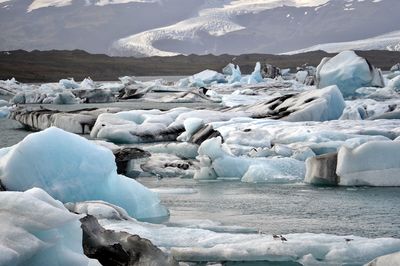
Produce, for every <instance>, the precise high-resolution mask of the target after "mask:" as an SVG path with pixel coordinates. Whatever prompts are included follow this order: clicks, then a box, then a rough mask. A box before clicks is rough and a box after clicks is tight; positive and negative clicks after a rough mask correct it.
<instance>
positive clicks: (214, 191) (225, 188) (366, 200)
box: [140, 178, 400, 238]
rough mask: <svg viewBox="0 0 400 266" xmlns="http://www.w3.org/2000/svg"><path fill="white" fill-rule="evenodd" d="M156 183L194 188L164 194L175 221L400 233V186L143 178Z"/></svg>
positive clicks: (285, 230) (276, 230)
mask: <svg viewBox="0 0 400 266" xmlns="http://www.w3.org/2000/svg"><path fill="white" fill-rule="evenodd" d="M140 182H142V183H143V184H144V185H145V186H148V187H150V188H155V187H158V188H190V189H194V190H195V192H192V193H186V194H185V193H175V194H174V193H173V190H172V193H171V194H168V193H161V194H160V197H161V199H162V201H163V203H164V204H165V205H166V206H167V207H168V208H169V209H170V211H171V221H172V222H174V221H179V220H184V219H210V220H214V221H219V222H222V223H224V224H226V225H240V226H247V227H255V228H258V229H260V230H262V231H263V232H265V233H269V234H289V233H305V232H311V233H328V234H335V235H357V236H363V237H372V238H375V237H396V238H398V237H400V234H399V228H400V219H399V217H400V207H399V202H400V188H366V187H360V188H329V187H313V186H309V185H306V184H303V183H297V184H248V183H241V182H239V181H222V182H196V181H194V180H190V179H178V178H174V179H168V178H166V179H163V180H160V181H157V180H155V179H153V178H142V179H140Z"/></svg>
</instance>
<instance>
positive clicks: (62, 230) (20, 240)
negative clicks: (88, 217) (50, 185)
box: [0, 188, 100, 266]
mask: <svg viewBox="0 0 400 266" xmlns="http://www.w3.org/2000/svg"><path fill="white" fill-rule="evenodd" d="M0 202H1V205H0V243H1V244H0V265H29V266H42V265H60V266H61V265H65V266H67V265H77V266H84V265H100V264H99V263H96V262H95V261H93V260H92V262H91V263H90V264H89V262H90V261H91V260H89V259H88V258H87V257H86V256H85V255H84V254H83V248H82V230H81V228H80V226H81V223H80V222H79V218H80V216H78V215H76V214H73V213H70V212H69V211H68V210H67V209H66V208H65V207H64V206H63V204H62V203H61V202H59V201H57V200H54V199H53V198H51V197H50V196H49V195H48V194H47V193H46V192H44V191H43V190H41V189H39V188H32V189H30V190H27V191H25V192H11V191H6V192H0Z"/></svg>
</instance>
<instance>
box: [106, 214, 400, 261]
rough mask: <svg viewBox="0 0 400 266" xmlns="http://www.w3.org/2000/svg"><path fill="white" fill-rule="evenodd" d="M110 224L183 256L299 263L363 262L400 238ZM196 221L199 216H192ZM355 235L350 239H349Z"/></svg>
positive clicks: (393, 248) (390, 249) (398, 242)
mask: <svg viewBox="0 0 400 266" xmlns="http://www.w3.org/2000/svg"><path fill="white" fill-rule="evenodd" d="M99 222H100V224H101V225H102V226H103V227H105V228H106V229H110V230H116V231H126V232H128V233H131V234H138V235H140V236H141V237H143V238H146V239H149V240H150V241H151V242H152V243H153V244H154V245H156V246H158V247H160V248H163V249H165V250H167V251H168V252H170V253H171V254H172V255H173V256H174V258H176V259H177V260H178V261H191V262H204V261H215V262H222V261H241V262H243V261H244V262H246V261H265V262H267V261H269V262H272V263H271V264H273V262H279V263H281V264H283V263H284V262H288V263H291V264H293V263H296V262H302V261H304V259H305V257H306V256H308V257H309V258H308V260H307V261H310V257H311V256H312V257H313V258H314V259H315V260H316V261H318V262H319V263H321V264H323V265H362V264H364V263H367V262H368V261H370V260H372V259H374V258H375V257H377V256H380V255H384V254H388V253H392V252H396V251H398V250H399V249H400V240H399V239H394V238H377V239H368V238H362V237H357V236H335V235H328V234H312V233H304V234H288V235H285V236H284V237H285V238H286V239H287V240H288V241H286V242H285V243H282V241H280V240H275V239H274V238H273V237H272V235H267V234H252V233H247V234H240V233H239V234H238V233H221V232H215V231H212V230H213V229H214V228H213V227H215V226H213V225H209V226H208V227H211V228H210V229H212V230H206V229H207V224H204V223H203V224H204V225H203V226H199V227H200V228H188V227H186V226H185V227H176V226H165V225H155V224H148V223H140V222H135V221H124V220H106V219H100V220H99ZM193 223H194V222H193ZM346 238H347V239H352V240H351V241H350V242H347V241H346V240H345V239H346Z"/></svg>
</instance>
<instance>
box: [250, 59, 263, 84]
mask: <svg viewBox="0 0 400 266" xmlns="http://www.w3.org/2000/svg"><path fill="white" fill-rule="evenodd" d="M262 81H263V77H262V75H261V64H260V62H257V63H256V66H255V67H254V71H253V72H252V73H251V74H250V76H248V77H247V84H257V83H260V82H262Z"/></svg>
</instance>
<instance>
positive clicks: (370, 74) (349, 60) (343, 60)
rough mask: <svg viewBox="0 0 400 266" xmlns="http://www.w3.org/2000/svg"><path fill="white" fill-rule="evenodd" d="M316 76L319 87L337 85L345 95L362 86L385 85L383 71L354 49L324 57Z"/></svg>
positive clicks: (347, 95) (349, 94)
mask: <svg viewBox="0 0 400 266" xmlns="http://www.w3.org/2000/svg"><path fill="white" fill-rule="evenodd" d="M316 78H317V87H318V88H324V87H327V86H330V85H337V86H338V87H339V89H340V91H341V92H342V93H343V96H345V97H349V96H352V95H354V93H355V91H356V89H358V88H361V87H371V86H372V87H384V86H385V82H384V80H383V77H382V73H381V71H380V70H378V69H376V68H375V67H374V66H372V65H371V64H370V63H369V62H368V61H367V60H366V59H364V58H362V57H360V56H358V55H357V54H356V53H355V52H353V51H344V52H341V53H340V54H338V55H336V56H335V57H333V58H324V59H322V61H321V63H320V64H319V65H318V67H317V73H316Z"/></svg>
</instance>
